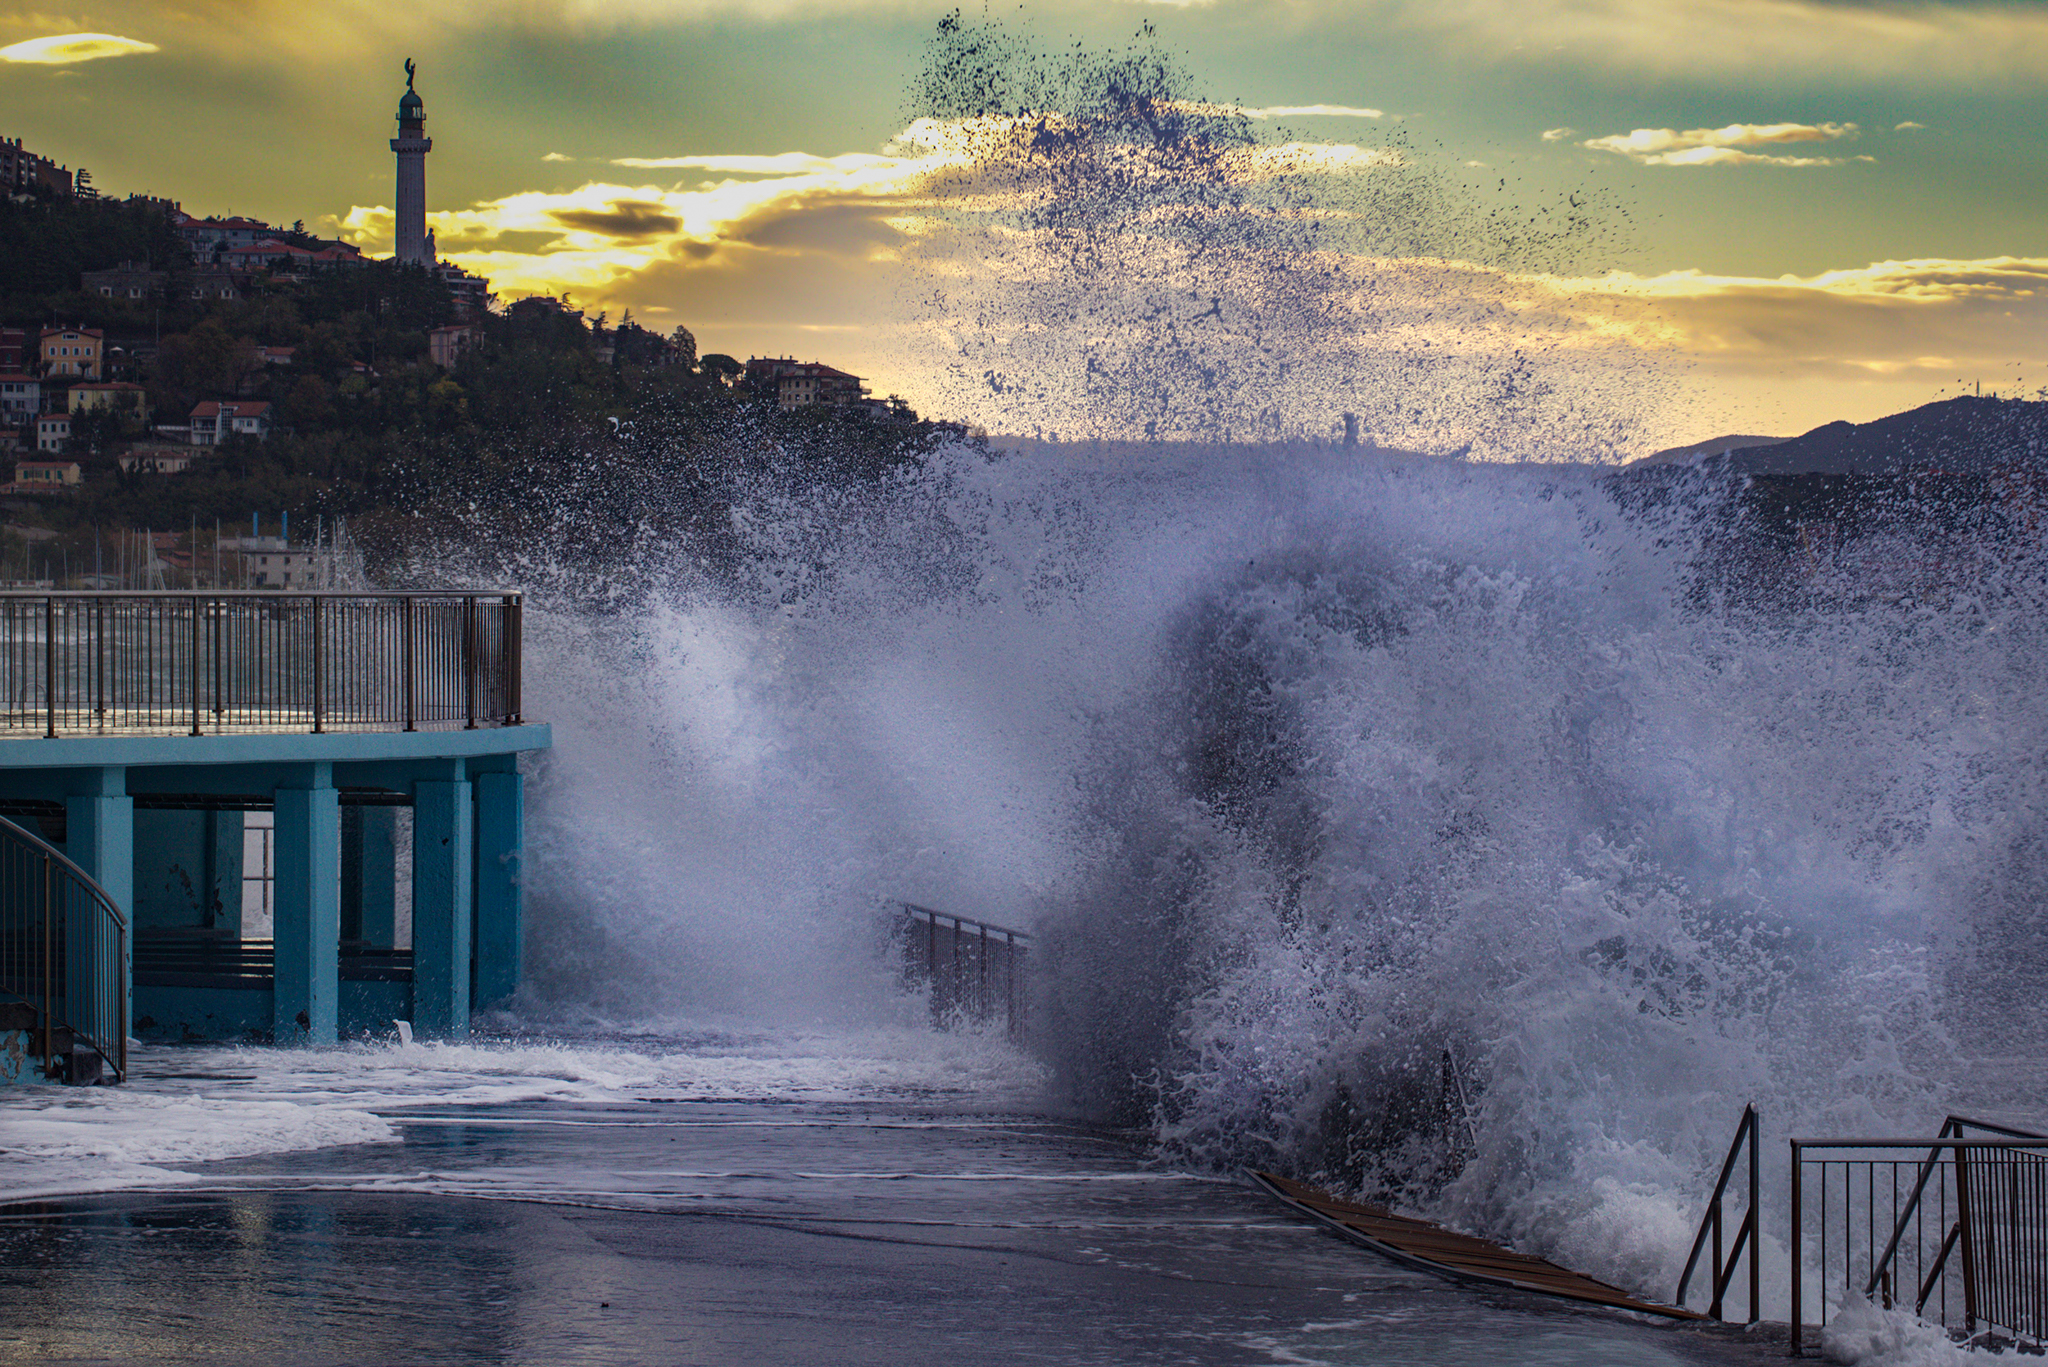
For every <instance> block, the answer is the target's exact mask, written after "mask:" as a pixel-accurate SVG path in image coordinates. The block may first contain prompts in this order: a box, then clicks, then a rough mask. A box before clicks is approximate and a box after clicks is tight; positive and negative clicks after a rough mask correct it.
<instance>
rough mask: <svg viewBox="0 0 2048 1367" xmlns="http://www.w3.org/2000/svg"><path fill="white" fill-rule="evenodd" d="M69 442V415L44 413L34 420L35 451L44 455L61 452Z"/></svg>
mask: <svg viewBox="0 0 2048 1367" xmlns="http://www.w3.org/2000/svg"><path fill="white" fill-rule="evenodd" d="M70 440H71V415H70V414H69V413H45V414H43V415H42V416H40V417H38V418H37V419H36V450H37V451H39V452H42V453H45V454H55V453H57V452H59V451H62V450H63V449H64V447H65V445H66V443H68V442H69V441H70Z"/></svg>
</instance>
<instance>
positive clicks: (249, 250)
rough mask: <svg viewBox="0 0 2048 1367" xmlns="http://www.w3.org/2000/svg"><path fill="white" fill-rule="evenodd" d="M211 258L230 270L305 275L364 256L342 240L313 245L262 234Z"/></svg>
mask: <svg viewBox="0 0 2048 1367" xmlns="http://www.w3.org/2000/svg"><path fill="white" fill-rule="evenodd" d="M214 259H215V260H216V261H217V262H218V263H219V264H220V265H223V266H225V267H227V268H228V269H229V270H233V271H270V272H272V273H273V274H279V275H290V276H295V277H297V278H299V279H305V278H307V277H309V276H312V275H314V274H316V273H318V272H321V271H332V270H346V269H348V268H349V267H351V266H360V265H362V264H364V262H365V261H367V260H368V258H367V257H365V256H364V255H363V254H362V253H361V252H360V251H358V250H356V249H355V248H354V247H351V246H350V245H348V244H347V243H346V242H327V243H323V244H321V246H320V247H319V248H318V249H317V250H315V249H309V248H306V247H295V246H293V245H292V244H291V243H289V242H281V241H279V240H278V239H276V238H274V237H273V238H265V239H264V240H263V241H261V242H256V243H252V244H250V245H249V246H246V247H229V248H227V249H226V250H224V251H220V252H216V253H215V254H214Z"/></svg>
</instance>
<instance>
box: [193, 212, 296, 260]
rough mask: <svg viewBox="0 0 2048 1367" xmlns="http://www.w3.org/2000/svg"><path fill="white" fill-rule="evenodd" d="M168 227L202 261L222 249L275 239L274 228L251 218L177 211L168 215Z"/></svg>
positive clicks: (250, 245)
mask: <svg viewBox="0 0 2048 1367" xmlns="http://www.w3.org/2000/svg"><path fill="white" fill-rule="evenodd" d="M171 226H172V227H173V228H175V229H176V230H177V233H178V236H180V237H182V238H184V239H185V245H186V246H187V247H190V248H191V249H192V254H193V255H194V256H196V257H199V258H200V259H202V260H203V259H205V258H206V257H208V256H211V255H212V254H213V253H214V252H215V251H216V250H218V249H219V248H221V247H223V246H226V247H253V246H255V245H256V244H257V243H258V242H261V241H263V240H264V239H266V238H272V237H276V236H277V229H275V228H273V227H271V226H270V225H269V224H268V223H258V222H257V221H256V220H255V219H253V218H194V217H192V215H190V214H187V213H182V212H180V213H174V214H172V215H171Z"/></svg>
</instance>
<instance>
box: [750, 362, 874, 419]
mask: <svg viewBox="0 0 2048 1367" xmlns="http://www.w3.org/2000/svg"><path fill="white" fill-rule="evenodd" d="M746 383H747V387H748V388H750V389H752V390H753V391H754V392H755V393H756V394H761V395H768V394H773V395H774V396H775V402H776V405H777V406H778V407H780V408H782V409H784V410H788V409H791V408H808V407H810V406H811V405H812V404H820V403H822V404H856V403H859V402H860V401H861V399H862V398H864V397H865V396H866V394H867V390H866V389H865V388H863V387H862V385H861V380H860V376H858V375H849V374H847V373H846V372H845V371H843V370H835V369H833V368H832V367H831V366H829V365H823V364H820V363H819V362H817V361H796V360H791V359H790V358H789V357H787V356H783V357H773V356H755V357H752V358H750V359H749V360H748V361H747V378H746Z"/></svg>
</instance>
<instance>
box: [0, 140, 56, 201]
mask: <svg viewBox="0 0 2048 1367" xmlns="http://www.w3.org/2000/svg"><path fill="white" fill-rule="evenodd" d="M73 188H74V182H73V180H72V176H71V173H70V172H69V171H67V170H65V169H64V168H63V167H61V166H59V165H58V164H57V163H56V162H54V161H51V160H50V159H49V158H48V157H42V156H37V155H36V154H35V153H34V152H31V151H29V150H28V149H27V148H25V147H23V146H22V145H21V139H20V138H12V139H10V138H0V191H4V192H5V193H7V194H11V195H32V194H34V193H35V192H36V191H37V190H39V189H41V190H45V191H48V192H49V193H50V194H52V195H54V196H56V197H57V198H59V199H69V198H70V197H71V193H72V190H73Z"/></svg>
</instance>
